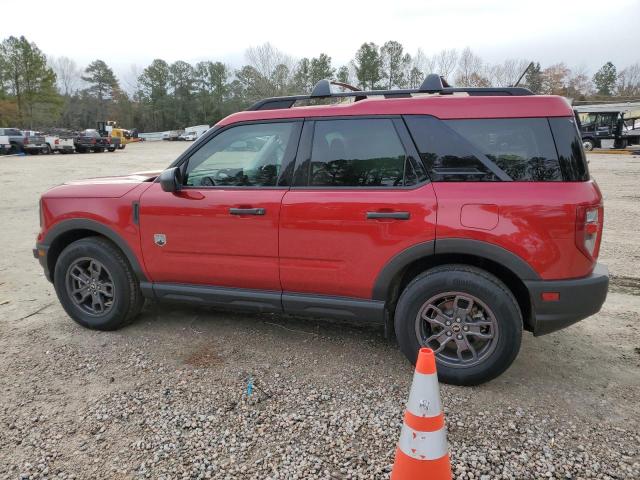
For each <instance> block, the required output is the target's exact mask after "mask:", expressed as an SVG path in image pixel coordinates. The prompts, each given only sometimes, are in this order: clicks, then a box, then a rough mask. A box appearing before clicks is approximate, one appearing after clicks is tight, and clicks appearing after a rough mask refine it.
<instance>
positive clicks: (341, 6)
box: [0, 0, 640, 76]
mask: <svg viewBox="0 0 640 480" xmlns="http://www.w3.org/2000/svg"><path fill="white" fill-rule="evenodd" d="M14 7H15V8H13V9H9V12H13V13H9V14H10V16H13V15H17V16H18V17H21V16H23V15H25V16H24V21H18V19H17V17H15V18H14V19H13V20H12V21H9V22H1V24H0V38H5V37H7V36H9V35H25V36H26V37H27V38H28V39H29V40H31V41H34V42H36V44H37V45H38V46H39V47H40V49H41V50H43V51H44V52H45V53H46V54H47V55H53V56H62V55H64V56H68V57H71V58H73V59H74V60H75V61H76V62H77V63H78V64H79V65H80V66H82V67H84V66H85V65H86V64H87V63H88V62H90V61H91V60H94V59H96V58H101V59H103V60H104V61H106V62H107V63H108V64H109V65H111V66H112V67H114V69H115V70H116V71H117V72H118V73H119V74H120V75H121V76H127V74H130V73H129V72H131V70H132V65H136V66H137V69H138V70H140V71H141V70H142V69H143V68H144V67H145V66H146V65H147V64H148V63H149V62H150V61H151V60H153V59H154V58H163V59H165V60H167V61H169V62H173V61H175V60H186V61H188V62H196V61H200V60H205V59H207V60H221V61H224V62H227V63H229V64H231V65H232V66H238V65H240V64H241V63H242V62H243V61H244V55H243V52H244V50H245V49H246V48H247V47H249V46H254V45H259V44H262V43H264V42H271V43H272V44H273V45H275V46H276V47H277V48H279V49H281V50H283V51H285V52H287V53H289V54H291V55H293V56H294V57H303V56H308V57H310V56H316V55H318V54H319V53H321V52H325V53H327V54H329V55H330V56H331V57H332V59H333V62H334V66H339V65H341V64H343V63H346V62H348V61H349V60H350V59H351V58H352V57H353V55H354V53H355V51H356V50H357V48H358V47H359V46H360V45H361V44H362V43H363V42H365V41H373V42H376V43H378V44H382V43H384V42H385V41H386V40H397V41H399V42H401V43H402V44H403V45H404V46H405V49H407V50H408V51H409V53H413V52H414V51H415V50H416V49H417V48H418V47H421V48H422V49H423V50H424V51H425V53H426V54H427V55H431V54H433V53H436V52H438V51H439V50H441V49H443V48H457V49H462V48H464V47H466V46H470V47H471V48H472V49H473V50H474V51H475V52H476V53H477V54H479V55H480V56H481V57H482V58H483V59H484V60H485V61H488V62H500V61H502V60H504V59H505V58H527V59H533V60H538V61H540V62H541V63H542V64H543V66H544V65H549V64H552V63H556V62H560V61H564V62H566V63H567V64H568V65H569V66H580V65H582V66H585V67H586V68H587V69H588V70H589V71H591V73H593V72H594V71H596V70H597V69H598V68H599V67H600V66H601V65H602V64H603V63H604V62H606V61H609V60H610V61H612V62H614V64H615V65H616V66H618V68H622V67H624V66H626V65H628V64H631V63H634V62H637V61H640V27H639V24H640V23H639V22H640V0H615V1H611V2H607V1H603V0H580V1H573V0H572V1H564V0H537V1H535V2H524V1H518V0H477V1H472V0H454V1H452V2H448V1H447V0H439V1H437V2H436V1H429V0H408V1H403V0H390V1H387V2H376V1H366V2H364V1H360V2H354V1H348V0H347V1H345V0H342V1H333V0H320V1H313V2H309V1H304V0H296V1H276V0H262V1H242V0H236V1H231V2H229V1H224V2H215V1H200V0H189V1H182V2H177V1H158V0H156V1H147V0H143V1H129V2H100V1H87V0H84V1H82V2H79V1H64V0H58V1H56V2H51V1H50V0H31V1H29V2H28V3H25V4H21V3H18V4H15V3H14ZM36 12H38V13H36ZM5 13H7V11H6V9H5Z"/></svg>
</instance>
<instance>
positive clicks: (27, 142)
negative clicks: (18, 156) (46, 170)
mask: <svg viewBox="0 0 640 480" xmlns="http://www.w3.org/2000/svg"><path fill="white" fill-rule="evenodd" d="M0 135H3V136H7V137H9V144H10V150H9V151H10V153H20V152H26V153H32V154H36V155H37V154H38V153H43V152H46V150H47V145H46V143H45V141H44V137H42V136H40V135H34V136H29V135H28V134H27V133H25V132H23V131H22V130H19V129H17V128H0Z"/></svg>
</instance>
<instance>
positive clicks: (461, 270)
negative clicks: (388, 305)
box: [394, 265, 523, 385]
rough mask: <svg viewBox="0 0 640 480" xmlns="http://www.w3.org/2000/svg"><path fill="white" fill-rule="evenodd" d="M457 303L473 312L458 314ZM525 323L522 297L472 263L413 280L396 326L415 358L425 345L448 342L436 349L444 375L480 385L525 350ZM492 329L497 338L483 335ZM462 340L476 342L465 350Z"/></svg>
mask: <svg viewBox="0 0 640 480" xmlns="http://www.w3.org/2000/svg"><path fill="white" fill-rule="evenodd" d="M469 301H471V303H469ZM454 305H457V306H458V307H464V308H469V309H471V312H470V313H460V314H459V315H454V313H455V310H454V308H453V307H454ZM434 306H435V307H436V308H438V309H439V311H440V312H441V313H442V314H443V315H439V314H437V313H436V310H435V309H434V308H432V307H434ZM460 312H462V310H460ZM423 314H424V315H425V316H426V317H429V318H430V321H427V320H425V319H424V318H426V317H425V316H423ZM419 315H420V320H418V316H419ZM431 317H434V318H431ZM440 319H444V320H446V322H448V325H449V326H446V325H445V323H446V322H445V321H444V320H443V321H442V322H440ZM457 319H460V320H457ZM458 322H461V323H458ZM439 323H440V324H442V327H440V326H439V325H438V324H439ZM522 323H523V322H522V313H521V312H520V307H519V306H518V302H517V301H516V299H515V297H514V296H513V294H512V293H511V291H510V290H509V289H508V288H507V286H506V285H505V284H504V283H502V282H501V281H500V280H499V279H498V278H496V277H495V276H493V275H491V274H490V273H488V272H486V271H484V270H481V269H479V268H476V267H472V266H468V265H444V266H440V267H436V268H433V269H431V270H428V271H426V272H424V273H422V274H420V275H418V276H417V277H416V278H415V279H413V280H412V281H411V283H409V285H407V287H406V288H405V289H404V291H403V292H402V294H401V295H400V298H399V300H398V304H397V307H396V312H395V320H394V327H395V333H396V337H397V339H398V344H399V346H400V350H401V351H402V353H404V355H405V356H406V357H407V359H409V361H410V362H412V363H413V364H415V362H416V358H417V355H418V350H419V349H420V348H421V347H424V346H428V347H430V348H433V349H434V351H437V350H440V348H439V347H442V350H441V351H439V352H437V353H436V365H437V369H438V378H439V379H440V380H441V381H442V382H444V383H449V384H453V385H478V384H481V383H484V382H488V381H489V380H492V379H494V378H496V377H497V376H498V375H500V374H501V373H503V372H504V371H505V370H506V369H507V368H509V366H510V365H511V364H512V363H513V361H514V360H515V358H516V356H517V355H518V351H519V350H520V343H521V340H522ZM463 329H464V330H463ZM465 332H466V333H465ZM489 335H492V338H491V339H484V338H481V336H484V337H488V336H489ZM434 337H437V338H440V339H443V340H444V341H443V342H442V343H440V342H438V341H437V339H434ZM419 338H420V340H419ZM426 340H430V341H429V342H427V341H426ZM459 345H463V346H464V345H467V346H468V345H471V346H472V347H473V348H469V349H468V350H466V351H465V350H464V347H463V348H461V347H460V346H459ZM472 350H473V351H475V352H476V357H477V358H475V359H474V358H473V354H472ZM460 354H461V355H462V357H460Z"/></svg>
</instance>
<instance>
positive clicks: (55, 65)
mask: <svg viewBox="0 0 640 480" xmlns="http://www.w3.org/2000/svg"><path fill="white" fill-rule="evenodd" d="M47 63H48V64H49V66H50V67H51V68H52V69H53V71H54V72H56V77H57V83H58V90H59V91H60V93H62V94H63V95H71V94H72V93H74V92H75V91H76V90H77V89H78V88H80V86H81V85H82V78H81V77H82V71H81V70H80V69H79V68H78V65H77V64H76V62H74V61H73V60H71V59H70V58H69V57H49V59H48V62H47Z"/></svg>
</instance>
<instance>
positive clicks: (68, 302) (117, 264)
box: [54, 237, 144, 330]
mask: <svg viewBox="0 0 640 480" xmlns="http://www.w3.org/2000/svg"><path fill="white" fill-rule="evenodd" d="M54 286H55V290H56V294H57V295H58V299H59V300H60V303H61V304H62V306H63V308H64V309H65V311H66V312H67V314H68V315H69V316H70V317H71V318H72V319H73V320H75V321H76V322H77V323H79V324H80V325H82V326H84V327H87V328H92V329H96V330H115V329H118V328H120V327H122V326H124V325H127V324H128V323H130V322H131V321H133V319H134V318H135V317H136V316H137V315H138V313H139V312H140V310H141V308H142V305H143V303H144V298H143V297H142V293H141V292H140V287H139V284H138V280H137V278H136V276H135V273H134V272H133V270H132V268H131V266H130V265H129V262H128V261H127V259H126V257H125V256H124V255H123V254H122V252H121V251H120V250H119V249H118V248H117V247H116V246H115V245H113V244H112V243H111V242H110V241H108V240H106V239H105V238H102V237H87V238H83V239H80V240H77V241H75V242H73V243H72V244H70V245H69V246H67V247H66V248H65V249H64V250H63V251H62V253H61V254H60V256H59V257H58V260H57V262H56V265H55V270H54Z"/></svg>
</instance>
